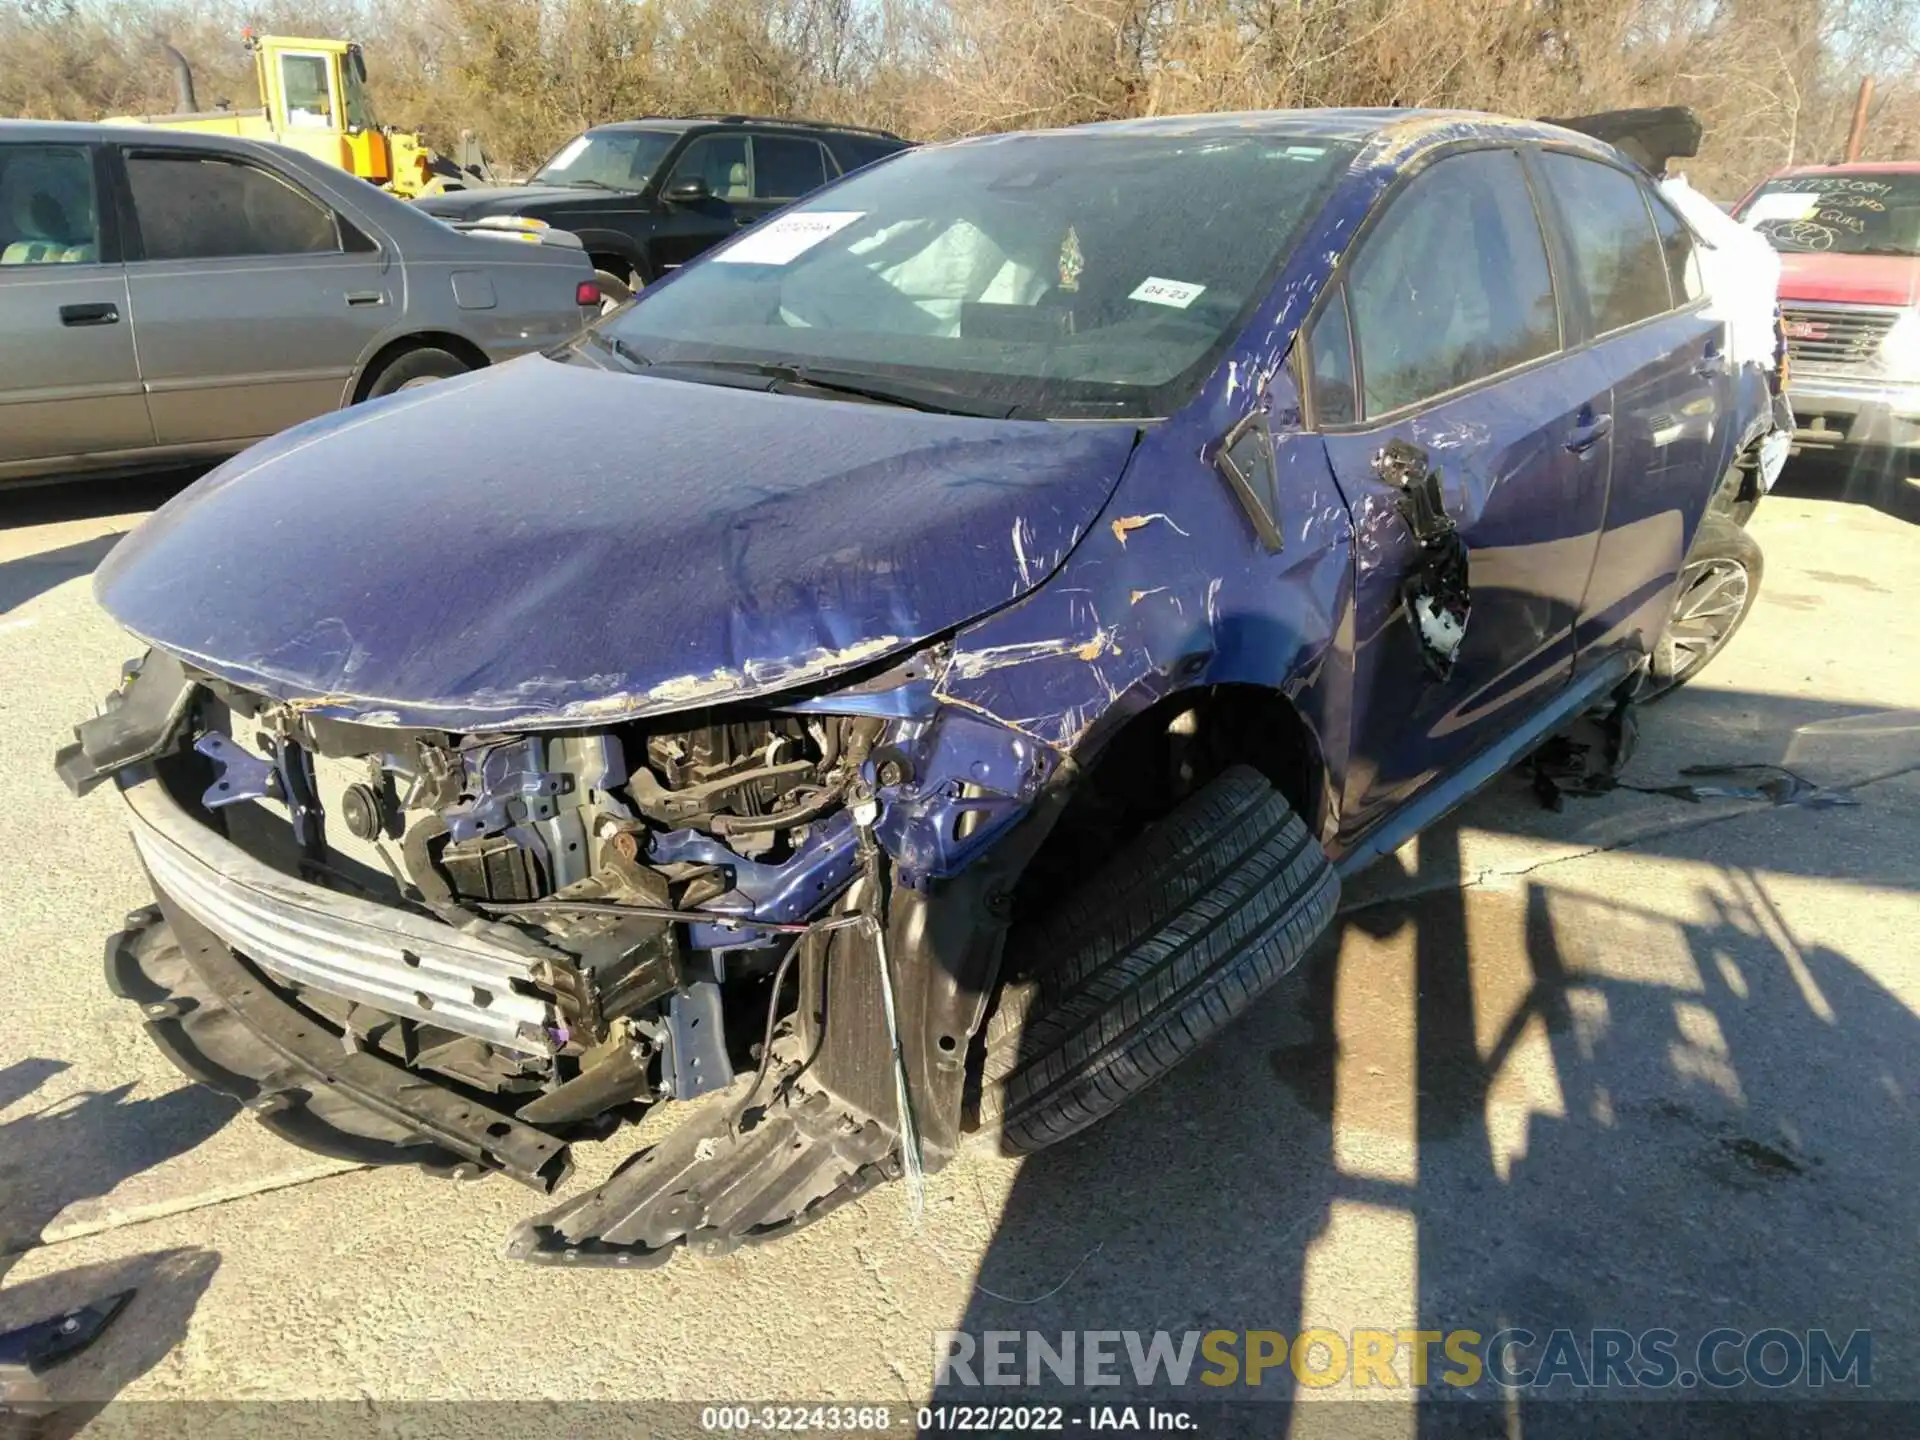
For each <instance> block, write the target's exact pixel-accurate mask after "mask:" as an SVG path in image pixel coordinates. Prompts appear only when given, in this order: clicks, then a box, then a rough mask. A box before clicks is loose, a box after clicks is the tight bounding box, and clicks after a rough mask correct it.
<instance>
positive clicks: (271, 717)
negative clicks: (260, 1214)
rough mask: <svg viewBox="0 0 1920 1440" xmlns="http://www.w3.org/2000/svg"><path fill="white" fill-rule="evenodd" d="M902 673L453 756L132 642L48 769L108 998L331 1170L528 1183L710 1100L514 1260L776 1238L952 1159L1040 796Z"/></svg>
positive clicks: (1020, 771)
mask: <svg viewBox="0 0 1920 1440" xmlns="http://www.w3.org/2000/svg"><path fill="white" fill-rule="evenodd" d="M936 662H937V655H930V654H929V653H927V652H924V651H923V652H922V653H920V654H919V655H916V656H912V657H909V658H908V659H906V660H904V661H898V660H896V661H894V662H890V663H888V664H883V665H882V666H881V667H879V668H876V669H873V670H869V671H867V672H863V673H861V674H858V675H855V676H853V677H850V678H849V677H841V678H840V679H839V680H838V681H836V682H834V688H832V689H831V690H830V691H825V692H824V693H823V692H821V691H820V690H818V689H816V691H815V692H812V693H806V694H798V695H787V696H781V697H774V698H773V699H771V700H768V701H765V702H757V703H750V704H740V705H734V706H727V707H722V708H715V709H707V710H699V711H683V712H679V713H676V714H671V715H664V716H653V717H650V718H646V719H642V720H633V721H629V722H625V723H615V724H609V725H605V726H601V727H595V728H573V729H565V730H545V731H527V732H524V733H478V734H461V733H455V732H449V731H438V730H424V729H413V728H400V727H396V726H387V725H378V724H367V723H361V722H357V721H346V720H340V719H333V718H328V717H326V716H325V715H324V714H322V713H318V712H317V711H316V709H315V707H312V706H303V705H301V704H300V703H298V702H286V701H280V700H273V699H269V698H265V697H263V696H261V695H259V694H258V693H256V692H252V691H249V690H247V689H244V688H241V687H238V686H236V685H234V684H232V683H230V682H228V681H226V680H222V679H220V678H217V677H215V676H212V675H210V674H207V673H204V672H200V671H197V670H195V669H193V668H192V667H190V666H188V665H186V664H184V663H183V662H182V661H180V660H179V659H178V658H176V657H175V656H173V655H172V654H170V653H169V652H167V651H164V650H160V649H154V650H151V651H149V652H148V654H147V656H146V657H145V659H144V660H143V661H141V662H138V663H136V664H134V665H130V666H129V667H128V670H127V674H126V676H125V678H124V680H123V683H122V685H121V687H120V689H119V690H118V691H116V692H115V693H114V695H112V696H110V697H109V700H108V703H107V705H106V706H105V708H104V709H103V711H102V713H101V714H100V715H99V716H97V717H96V718H95V719H93V720H90V721H88V722H86V723H85V724H83V725H82V726H80V727H79V728H78V730H77V731H76V732H75V733H76V741H75V743H74V744H72V745H70V746H68V747H66V748H65V749H64V750H62V752H61V753H60V756H59V757H58V765H59V769H60V772H61V774H62V776H63V778H65V779H66V781H67V783H68V784H69V786H70V787H72V788H73V789H75V790H76V791H85V790H87V789H89V788H91V787H92V786H94V785H96V784H99V783H101V782H102V781H105V780H108V779H111V780H112V781H113V782H114V783H115V784H116V785H117V787H118V789H119V791H120V793H121V795H122V796H123V798H124V800H125V803H126V805H127V809H128V813H129V816H130V818H131V822H132V831H133V838H134V842H135V846H136V848H137V850H138V853H139V856H140V859H141V862H142V863H143V865H144V866H145V868H146V870H147V873H148V875H149V877H150V878H151V880H152V883H153V888H154V892H155V900H156V904H155V905H154V906H153V907H151V908H149V909H146V910H142V911H139V912H136V913H135V914H134V915H133V916H131V917H129V921H128V928H127V929H126V930H125V931H123V932H122V933H120V934H118V935H116V936H115V937H114V938H113V939H112V940H111V941H110V943H109V947H108V973H109V980H110V983H111V984H112V986H113V988H114V989H115V991H116V993H118V994H120V995H122V996H125V997H126V998H128V999H130V1000H133V1001H135V1002H136V1003H138V1004H139V1005H140V1006H141V1008H142V1011H143V1014H144V1017H145V1020H146V1024H147V1026H148V1029H149V1033H150V1034H151V1035H152V1037H153V1039H154V1040H155V1042H156V1043H157V1044H158V1045H159V1046H160V1047H161V1049H162V1050H163V1051H164V1052H165V1053H166V1054H167V1056H168V1057H169V1059H171V1060H172V1061H173V1062H174V1063H175V1064H176V1065H178V1066H179V1067H180V1068H181V1069H183V1070H184V1071H186V1073H187V1074H189V1075H190V1076H191V1077H192V1078H194V1079H195V1080H198V1081H200V1082H202V1083H205V1084H208V1085H211V1086H213V1087H215V1088H217V1089H220V1090H223V1091H225V1092H227V1093H229V1094H233V1095H235V1096H237V1097H238V1098H239V1099H241V1100H242V1101H243V1102H244V1103H246V1104H247V1105H248V1106H249V1107H250V1108H252V1109H253V1110H254V1111H255V1113H256V1114H257V1115H258V1116H259V1117H260V1119H261V1120H262V1122H263V1123H264V1124H266V1125H268V1126H269V1127H270V1128H272V1129H273V1130H275V1132H276V1133H278V1134H280V1135H282V1136H284V1137H285V1138H287V1139H289V1140H291V1141H293V1142H295V1143H298V1144H302V1145H306V1146H308V1147H309V1148H312V1149H315V1150H318V1151H321V1152H322V1153H326V1154H329V1155H335V1156H340V1157H343V1158H348V1159H353V1160H358V1161H367V1162H374V1163H380V1162H389V1163H390V1162H405V1163H415V1164H420V1165H423V1166H425V1167H427V1168H429V1169H433V1170H437V1171H440V1172H442V1173H447V1174H452V1175H457V1176H478V1175H481V1174H485V1173H488V1172H491V1171H503V1172H505V1173H507V1174H509V1175H511V1176H513V1177H514V1178H516V1179H518V1180H520V1181H522V1182H524V1183H527V1184H529V1185H532V1186H534V1187H536V1188H537V1189H539V1190H541V1191H542V1192H547V1191H550V1190H552V1189H553V1188H554V1187H555V1186H557V1185H558V1184H559V1183H560V1181H561V1180H562V1179H563V1178H564V1177H565V1175H566V1173H567V1169H568V1158H567V1151H568V1146H569V1145H570V1144H572V1143H575V1142H578V1141H581V1140H584V1139H597V1138H604V1137H605V1136H607V1135H609V1134H610V1133H611V1132H612V1131H613V1130H615V1129H616V1128H618V1127H619V1126H620V1125H621V1124H622V1123H623V1122H625V1121H629V1120H633V1119H637V1118H639V1117H640V1116H642V1115H644V1114H645V1113H646V1111H647V1110H648V1109H649V1108H650V1107H652V1106H654V1105H656V1104H659V1103H661V1102H663V1101H667V1100H694V1099H698V1098H699V1097H702V1096H707V1095H716V1094H717V1092H731V1093H729V1094H726V1095H724V1096H719V1098H717V1099H716V1100H714V1101H713V1102H711V1103H709V1104H708V1105H706V1106H703V1107H701V1108H700V1109H698V1110H696V1111H695V1112H693V1114H692V1116H691V1118H690V1119H689V1120H688V1121H686V1122H685V1123H683V1125H682V1126H681V1129H680V1131H679V1132H677V1133H675V1134H673V1135H671V1136H669V1138H668V1139H667V1140H666V1141H665V1142H663V1143H662V1144H660V1145H657V1146H655V1147H653V1148H652V1149H650V1150H647V1151H645V1152H643V1154H641V1155H637V1156H635V1157H634V1159H633V1161H632V1162H630V1163H629V1165H628V1166H627V1167H624V1168H623V1170H622V1171H621V1172H620V1173H619V1174H617V1175H616V1176H615V1177H614V1179H613V1180H611V1181H609V1182H608V1183H607V1184H606V1185H605V1186H603V1187H601V1189H599V1190H597V1191H594V1192H592V1193H590V1194H588V1195H585V1196H583V1197H580V1198H578V1199H576V1200H574V1201H571V1202H569V1203H568V1204H566V1205H563V1206H562V1207H561V1208H560V1209H558V1210H555V1211H553V1212H551V1213H550V1214H548V1215H545V1216H541V1217H538V1218H536V1219H535V1220H533V1221H530V1222H528V1223H527V1224H526V1225H524V1226H522V1227H521V1228H520V1229H519V1230H518V1231H516V1233H515V1235H514V1237H513V1239H512V1241H511V1243H510V1247H509V1248H510V1251H511V1252H512V1253H515V1254H519V1255H522V1256H525V1257H526V1258H529V1259H535V1260H560V1261H571V1262H574V1263H583V1262H584V1263H595V1262H599V1263H618V1264H648V1263H658V1262H659V1261H661V1260H664V1259H665V1258H667V1256H669V1255H670V1254H671V1252H672V1250H673V1249H674V1248H675V1247H676V1246H678V1245H680V1244H682V1243H690V1244H692V1245H694V1246H696V1247H698V1248H701V1249H705V1250H715V1249H725V1248H729V1247H731V1246H732V1245H735V1244H738V1243H740V1242H742V1241H743V1240H748V1239H760V1238H766V1237H769V1236H772V1235H777V1234H781V1233H785V1232H786V1231H788V1230H790V1229H792V1228H794V1227H796V1226H798V1225H802V1224H805V1223H808V1222H809V1221H811V1220H812V1219H815V1218H817V1217H818V1216H819V1215H821V1214H824V1213H825V1212H826V1211H827V1210H829V1209H831V1208H833V1207H834V1206H835V1205H837V1204H839V1203H841V1202H842V1201H844V1200H845V1199H847V1198H850V1197H851V1196H853V1195H856V1194H859V1193H861V1192H862V1191H863V1190H865V1189H867V1188H869V1187H871V1186H872V1185H873V1184H875V1183H878V1182H879V1181H881V1180H883V1179H887V1178H891V1177H893V1176H897V1175H900V1174H901V1173H903V1171H904V1172H905V1173H907V1174H909V1175H910V1176H911V1175H914V1174H916V1173H917V1172H918V1171H919V1170H921V1169H922V1168H924V1169H934V1168H937V1167H938V1166H939V1165H940V1164H942V1163H944V1161H945V1160H946V1159H947V1158H948V1157H949V1156H950V1155H951V1154H952V1153H953V1152H954V1150H955V1148H956V1146H957V1145H958V1143H959V1142H960V1139H961V1134H962V1130H963V1128H964V1126H965V1119H964V1115H965V1111H966V1100H967V1095H966V1068H967V1057H968V1053H969V1049H970V1045H971V1041H972V1037H973V1036H974V1035H975V1034H976V1032H977V1031H978V1030H979V1028H980V1024H981V1021H982V1018H983V1015H984V1012H985V1010H986V1007H987V1000H988V995H989V993H990V991H991V987H992V982H993V977H994V970H995V967H996V965H997V963H998V958H999V949H1000V943H1001V940H1002V938H1003V935H1004V931H1005V928H1006V924H1007V921H1008V918H1009V914H1010V910H1011V905H1010V887H1011V885H1012V883H1013V881H1014V879H1016V878H1017V876H1018V874H1019V872H1020V869H1021V868H1022V866H1023V865H1024V861H1025V859H1026V858H1027V856H1029V855H1030V854H1031V853H1032V850H1033V849H1034V847H1035V846H1036V845H1037V843H1038V840H1039V838H1040V836H1041V835H1042V834H1043V833H1044V831H1045V829H1046V828H1047V824H1048V823H1049V822H1048V817H1049V815H1050V814H1052V813H1056V811H1057V799H1056V798H1055V797H1057V795H1058V794H1059V793H1060V792H1061V791H1062V790H1063V789H1064V781H1065V778H1066V777H1065V776H1064V774H1063V773H1062V772H1063V770H1064V769H1065V768H1067V767H1066V762H1064V761H1062V760H1061V759H1060V758H1059V756H1058V755H1057V753H1056V752H1054V751H1053V750H1051V749H1049V748H1047V747H1045V746H1043V745H1040V744H1039V743H1038V742H1036V741H1034V740H1033V739H1031V738H1030V737H1028V736H1025V735H1023V734H1021V733H1019V732H1017V731H1014V730H1011V729H1009V728H1006V727H1004V726H1002V725H1000V724H998V723H996V722H994V721H992V720H989V719H987V718H984V717H982V716H979V715H976V714H973V713H970V712H968V711H965V710H962V709H958V708H954V707H950V706H946V705H943V704H941V703H939V702H937V701H936V699H935V697H934V693H933V686H932V685H931V683H930V681H929V679H928V676H929V673H930V670H931V667H932V664H933V663H936ZM783 996H784V997H786V998H784V999H783Z"/></svg>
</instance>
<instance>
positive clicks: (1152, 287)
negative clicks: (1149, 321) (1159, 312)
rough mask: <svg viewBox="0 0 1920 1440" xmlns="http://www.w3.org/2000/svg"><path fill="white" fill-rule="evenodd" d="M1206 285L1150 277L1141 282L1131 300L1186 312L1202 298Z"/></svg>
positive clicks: (1130, 296) (1155, 276)
mask: <svg viewBox="0 0 1920 1440" xmlns="http://www.w3.org/2000/svg"><path fill="white" fill-rule="evenodd" d="M1206 288H1207V287H1206V286H1204V285H1189V284H1188V283H1187V282H1186V281H1184V280H1162V279H1161V278H1160V277H1159V276H1158V275H1149V276H1148V277H1147V278H1146V279H1144V280H1142V281H1141V282H1140V285H1139V288H1138V289H1136V290H1135V291H1134V292H1133V293H1132V294H1131V295H1129V296H1127V298H1128V299H1129V300H1145V301H1146V302H1147V303H1148V304H1149V305H1171V306H1172V307H1173V308H1174V309H1176V310H1184V309H1186V308H1187V307H1188V306H1189V305H1191V304H1193V302H1194V301H1196V300H1198V299H1199V298H1200V292H1201V291H1203V290H1205V289H1206Z"/></svg>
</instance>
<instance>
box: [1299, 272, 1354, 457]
mask: <svg viewBox="0 0 1920 1440" xmlns="http://www.w3.org/2000/svg"><path fill="white" fill-rule="evenodd" d="M1307 370H1308V376H1309V379H1310V381H1311V383H1312V386H1313V418H1314V422H1315V423H1316V424H1320V425H1344V424H1346V423H1347V422H1349V421H1351V420H1357V419H1358V418H1359V415H1358V413H1357V407H1356V406H1355V405H1354V403H1353V402H1354V393H1353V337H1352V335H1351V334H1349V333H1348V330H1347V292H1346V290H1345V289H1344V288H1340V289H1336V290H1335V291H1334V292H1333V298H1332V299H1330V300H1328V301H1327V303H1326V305H1325V306H1324V307H1322V309H1321V311H1320V318H1319V319H1318V320H1315V321H1314V322H1313V333H1312V334H1311V335H1309V336H1308V337H1307Z"/></svg>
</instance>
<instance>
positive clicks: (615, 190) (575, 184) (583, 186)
mask: <svg viewBox="0 0 1920 1440" xmlns="http://www.w3.org/2000/svg"><path fill="white" fill-rule="evenodd" d="M528 183H529V184H533V185H558V186H559V187H560V188H561V189H563V190H606V191H610V192H611V193H612V194H615V195H631V194H632V193H633V192H632V191H631V190H622V189H621V188H620V187H619V186H618V185H609V184H608V183H607V182H606V181H604V180H542V179H541V178H540V177H539V176H538V175H536V176H534V177H533V179H532V180H531V181H529V182H528Z"/></svg>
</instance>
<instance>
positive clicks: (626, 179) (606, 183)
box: [529, 130, 679, 190]
mask: <svg viewBox="0 0 1920 1440" xmlns="http://www.w3.org/2000/svg"><path fill="white" fill-rule="evenodd" d="M678 138H679V137H678V136H676V135H675V134H674V133H673V132H672V131H670V130H589V131H588V132H587V133H586V134H584V135H576V136H574V137H573V139H571V140H569V141H568V142H567V143H566V144H564V145H562V146H561V147H560V149H559V150H558V151H557V152H556V153H555V154H554V157H553V158H552V159H551V160H549V161H547V163H546V164H544V165H542V166H541V167H540V168H539V169H538V170H536V171H534V172H533V178H532V180H531V181H530V182H529V183H530V184H534V185H580V186H586V187H592V188H598V189H602V190H644V189H645V188H646V185H647V182H648V181H649V180H651V179H652V178H653V172H654V171H655V170H657V169H659V168H660V162H661V161H662V160H664V159H665V158H666V155H667V151H669V150H671V149H672V148H673V142H674V141H675V140H676V139H678Z"/></svg>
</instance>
